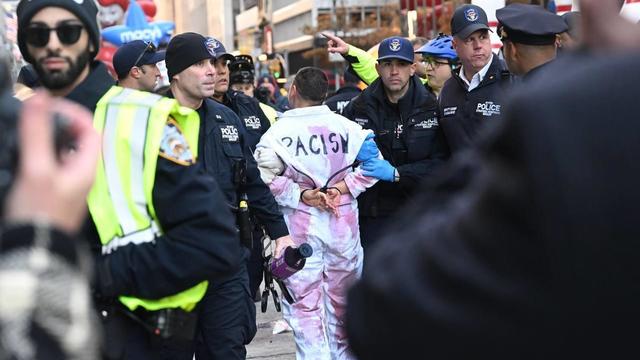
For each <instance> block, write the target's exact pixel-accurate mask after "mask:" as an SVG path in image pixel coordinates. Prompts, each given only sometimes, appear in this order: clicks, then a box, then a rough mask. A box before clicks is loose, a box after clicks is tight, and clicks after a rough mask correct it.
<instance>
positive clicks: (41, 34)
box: [25, 22, 84, 47]
mask: <svg viewBox="0 0 640 360" xmlns="http://www.w3.org/2000/svg"><path fill="white" fill-rule="evenodd" d="M82 29H84V26H83V25H82V24H79V23H75V22H71V23H65V22H63V23H61V24H59V25H58V26H56V27H54V28H50V27H48V26H46V25H44V24H32V25H29V26H28V27H27V28H26V30H25V41H26V42H27V44H29V45H31V46H34V47H44V46H46V45H47V44H48V43H49V38H50V34H51V32H52V31H55V32H56V36H57V37H58V40H59V41H60V42H61V43H62V44H64V45H73V44H75V43H76V42H78V39H80V34H82Z"/></svg>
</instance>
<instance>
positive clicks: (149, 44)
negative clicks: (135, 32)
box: [132, 41, 156, 67]
mask: <svg viewBox="0 0 640 360" xmlns="http://www.w3.org/2000/svg"><path fill="white" fill-rule="evenodd" d="M147 52H149V53H154V52H156V46H155V45H154V44H153V43H152V42H151V41H147V46H146V47H145V48H144V50H142V52H141V53H140V55H139V56H138V58H137V59H136V62H134V63H133V66H132V67H137V66H138V63H139V62H140V60H142V57H143V56H144V54H145V53H147Z"/></svg>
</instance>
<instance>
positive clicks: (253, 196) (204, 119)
mask: <svg viewBox="0 0 640 360" xmlns="http://www.w3.org/2000/svg"><path fill="white" fill-rule="evenodd" d="M198 113H199V114H200V116H201V127H200V129H201V131H200V141H199V142H200V144H201V146H203V148H202V151H201V152H200V154H199V159H201V162H202V163H203V164H204V167H205V169H206V172H207V173H208V174H209V175H211V176H213V177H214V178H215V179H216V181H217V182H218V184H220V187H221V188H222V191H223V192H224V194H225V195H226V199H227V201H226V204H227V205H228V206H229V207H232V208H233V207H237V206H238V193H239V191H241V190H243V191H245V192H246V193H247V197H248V198H249V208H250V209H251V211H252V213H253V214H254V215H255V216H256V217H257V218H258V220H259V221H260V223H261V224H263V225H264V226H265V227H266V228H267V232H268V233H269V235H270V236H271V237H272V238H274V239H276V238H279V237H281V236H285V235H288V234H289V231H288V230H287V225H286V223H285V222H284V218H283V217H282V213H281V212H280V210H279V208H278V204H277V203H276V201H275V199H274V198H273V195H272V194H271V191H270V190H269V188H268V187H267V185H265V184H264V182H262V179H260V171H259V170H258V165H257V164H256V161H255V159H254V158H253V154H252V152H251V149H249V147H248V146H246V138H247V135H246V133H245V131H244V126H242V125H241V123H240V119H239V118H238V116H237V115H236V114H235V113H234V112H233V111H232V110H231V109H229V108H228V107H226V106H224V105H222V104H220V103H218V102H216V101H214V100H211V99H205V100H204V102H203V103H202V106H201V107H200V109H198ZM238 162H244V163H245V164H246V184H245V185H244V186H241V184H238V183H236V182H235V179H234V166H238V165H234V164H235V163H238Z"/></svg>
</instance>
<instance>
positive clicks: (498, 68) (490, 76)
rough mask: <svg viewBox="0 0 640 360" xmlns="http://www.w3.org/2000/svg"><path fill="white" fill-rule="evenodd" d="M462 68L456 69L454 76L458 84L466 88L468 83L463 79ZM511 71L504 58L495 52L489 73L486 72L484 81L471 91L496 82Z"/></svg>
mask: <svg viewBox="0 0 640 360" xmlns="http://www.w3.org/2000/svg"><path fill="white" fill-rule="evenodd" d="M461 69H462V67H461V68H459V69H457V70H455V71H454V72H453V78H454V79H455V81H457V82H458V84H459V85H460V86H461V87H462V88H464V89H466V88H467V84H466V83H465V81H464V80H462V78H461V76H462V75H460V70H461ZM508 74H509V71H508V70H507V68H506V65H505V64H504V63H503V61H502V60H500V59H499V58H498V56H496V55H495V54H494V55H493V59H492V60H491V66H489V70H487V73H486V74H485V76H484V78H483V79H482V81H481V82H480V85H478V86H477V87H476V88H474V89H473V90H471V91H474V90H476V89H479V88H481V87H483V86H486V85H489V84H491V83H494V82H496V81H498V80H500V78H501V77H502V76H505V75H508Z"/></svg>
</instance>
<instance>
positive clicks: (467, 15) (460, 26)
mask: <svg viewBox="0 0 640 360" xmlns="http://www.w3.org/2000/svg"><path fill="white" fill-rule="evenodd" d="M478 30H491V29H490V28H489V20H488V19H487V13H485V12H484V10H482V8H481V7H480V6H477V5H463V6H460V7H459V8H457V9H456V11H455V12H454V13H453V17H451V35H453V36H455V37H457V38H459V39H466V38H468V37H469V35H471V34H473V33H474V32H476V31H478Z"/></svg>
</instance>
